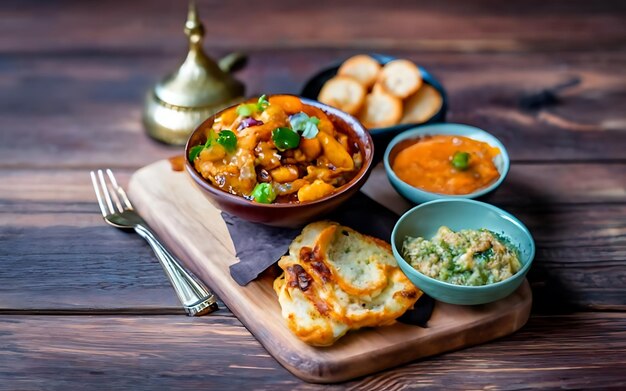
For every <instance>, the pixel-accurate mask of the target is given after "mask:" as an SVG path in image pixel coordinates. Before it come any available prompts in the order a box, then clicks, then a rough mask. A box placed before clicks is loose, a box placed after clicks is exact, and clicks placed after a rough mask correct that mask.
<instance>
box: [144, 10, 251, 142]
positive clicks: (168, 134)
mask: <svg viewBox="0 0 626 391" xmlns="http://www.w3.org/2000/svg"><path fill="white" fill-rule="evenodd" d="M185 34H186V35H187V37H188V38H189V52H188V53H187V58H185V61H184V62H183V63H182V64H181V65H180V66H179V67H178V69H177V70H176V71H174V72H173V73H172V74H170V75H168V76H167V77H165V79H163V80H162V81H161V82H159V83H158V84H157V85H156V86H155V87H154V88H153V89H152V90H151V91H149V92H148V95H147V97H146V101H145V105H144V111H143V123H144V126H145V128H146V131H147V132H148V134H149V135H150V136H151V137H153V138H155V139H157V140H159V141H162V142H164V143H167V144H173V145H183V144H185V142H186V141H187V138H188V137H189V134H191V132H192V131H193V130H194V129H195V128H196V126H197V125H198V124H200V122H202V121H204V120H205V119H206V118H208V117H209V116H211V115H212V114H214V113H215V112H217V111H219V110H221V109H223V108H225V107H228V106H231V105H233V104H236V103H238V102H240V101H242V100H243V95H244V90H245V88H244V85H243V84H242V83H241V82H240V81H238V80H236V79H235V78H234V77H232V76H231V75H230V72H231V71H232V70H233V69H234V68H235V67H236V66H237V65H239V64H241V63H243V60H244V59H245V58H244V56H243V55H241V54H239V53H231V54H229V55H227V56H226V57H224V58H223V59H221V60H220V61H219V64H217V63H216V62H215V61H213V60H212V59H211V58H209V57H208V56H207V55H206V54H205V53H204V50H203V49H202V38H203V37H204V27H203V26H202V23H201V22H200V20H199V17H198V11H197V9H196V5H195V2H194V1H191V2H190V4H189V13H188V15H187V22H186V23H185Z"/></svg>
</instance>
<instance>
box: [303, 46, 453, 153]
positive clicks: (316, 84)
mask: <svg viewBox="0 0 626 391" xmlns="http://www.w3.org/2000/svg"><path fill="white" fill-rule="evenodd" d="M368 55H369V56H371V57H372V58H374V59H375V60H376V61H378V62H379V63H380V64H382V65H385V64H386V63H388V62H389V61H392V60H397V57H393V56H388V55H386V54H377V53H373V54H368ZM343 61H345V60H343ZM343 61H340V62H337V63H336V64H335V65H333V66H331V67H328V68H325V69H323V70H322V71H320V72H318V73H317V74H315V75H314V76H313V77H311V78H310V79H309V81H307V82H306V84H305V85H304V88H302V92H301V93H300V96H302V97H304V98H309V99H313V100H317V96H318V95H319V93H320V91H321V90H322V87H323V86H324V84H325V83H326V82H327V81H328V80H330V79H331V78H333V77H334V76H335V75H336V74H337V71H338V70H339V67H340V66H341V64H342V63H343ZM418 68H419V70H420V72H421V73H422V79H423V80H424V83H426V84H430V85H431V86H432V87H433V88H434V89H436V90H437V91H438V92H439V93H440V94H441V98H442V104H441V108H440V109H439V111H438V112H437V113H436V114H435V115H433V116H432V117H431V118H430V119H429V120H428V121H425V122H419V123H413V124H400V125H394V126H389V127H386V128H375V129H369V132H370V134H371V135H372V138H373V139H374V144H375V146H376V148H375V151H376V153H375V156H374V160H375V161H380V160H381V159H382V156H383V153H384V151H385V148H386V147H387V144H389V141H391V139H392V138H393V137H395V136H396V135H398V134H400V133H402V132H404V131H405V130H407V129H411V128H414V127H415V126H418V125H424V124H430V123H437V122H445V120H446V112H447V111H448V98H447V95H446V91H445V90H444V88H443V86H442V85H441V83H440V82H439V81H438V80H437V79H435V77H434V76H433V75H431V74H430V73H429V72H428V71H427V70H426V69H424V68H422V67H420V66H418Z"/></svg>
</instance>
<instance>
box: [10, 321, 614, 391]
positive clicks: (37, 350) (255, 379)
mask: <svg viewBox="0 0 626 391" xmlns="http://www.w3.org/2000/svg"><path fill="white" fill-rule="evenodd" d="M557 325H558V327H557ZM0 330H2V333H0V346H2V350H0V377H2V378H3V382H2V383H0V389H2V390H15V389H23V390H31V389H46V390H67V389H68V388H81V389H89V390H99V389H107V390H110V389H133V390H137V389H150V390H153V389H155V388H158V389H177V390H190V389H194V390H197V389H211V390H224V389H250V388H254V389H257V390H295V389H297V390H317V389H331V390H333V389H356V390H374V389H385V390H400V389H406V388H408V387H411V388H412V387H418V388H428V389H432V388H441V389H444V388H445V389H465V390H466V389H493V390H505V389H522V388H523V389H546V388H550V389H557V388H565V389H611V388H612V389H620V388H622V389H623V388H624V387H626V378H625V377H624V374H623V368H624V366H625V365H626V344H625V343H624V341H625V337H626V336H625V335H624V330H626V315H625V314H624V313H610V312H609V313H575V314H569V315H548V316H533V317H531V319H530V321H529V322H528V324H527V325H526V326H525V327H524V328H523V329H522V330H520V331H518V332H517V333H515V334H513V335H511V336H510V337H507V338H503V339H500V340H498V341H494V342H491V343H489V344H486V345H481V346H478V347H475V348H472V349H465V350H461V351H458V352H453V353H448V354H445V355H441V356H438V357H433V358H429V359H427V360H421V361H417V362H414V363H412V364H409V365H405V366H402V367H398V368H395V369H392V370H388V371H385V372H382V373H379V374H375V375H372V376H368V377H364V378H361V379H357V380H355V381H352V382H349V383H341V384H338V385H335V386H319V385H313V384H306V383H303V382H302V381H300V380H299V379H297V378H296V377H294V376H291V375H290V374H289V373H288V372H287V371H286V370H285V369H284V368H282V367H281V366H280V365H279V364H278V363H277V362H276V361H275V360H274V359H273V358H271V357H270V356H269V355H268V354H267V352H266V351H265V350H264V349H263V348H262V347H261V345H260V344H259V343H258V342H257V341H256V340H255V339H254V338H253V337H252V336H251V335H250V333H249V332H248V331H247V330H246V329H245V328H244V327H243V326H242V325H241V324H240V323H239V321H237V319H235V318H232V317H224V316H221V311H220V312H217V313H216V315H213V316H210V317H203V318H187V317H183V316H113V315H107V316H2V317H0ZM579 341H584V343H581V342H579ZM609 341H612V342H611V343H609Z"/></svg>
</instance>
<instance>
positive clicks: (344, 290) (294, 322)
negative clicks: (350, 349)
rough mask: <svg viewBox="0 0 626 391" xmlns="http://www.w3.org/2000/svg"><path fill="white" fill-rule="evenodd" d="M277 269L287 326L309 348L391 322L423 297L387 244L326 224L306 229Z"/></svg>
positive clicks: (311, 225)
mask: <svg viewBox="0 0 626 391" xmlns="http://www.w3.org/2000/svg"><path fill="white" fill-rule="evenodd" d="M278 265H279V266H280V268H281V269H283V271H284V273H283V275H282V276H281V277H279V278H278V279H277V280H276V281H275V282H274V290H275V291H276V293H277V294H278V299H279V302H280V304H281V307H282V313H283V317H284V318H285V319H286V321H287V325H288V326H289V328H290V329H291V330H292V331H293V332H294V334H295V335H296V336H298V338H300V339H302V340H303V341H305V342H307V343H309V344H311V345H318V346H323V345H328V344H330V343H332V342H334V341H335V340H337V339H338V338H340V337H341V336H342V335H343V334H345V332H347V331H348V330H356V329H359V328H361V327H373V326H382V325H387V324H390V323H393V322H394V321H395V319H396V318H397V317H399V316H400V315H402V314H403V313H404V312H405V311H406V310H407V309H408V308H410V307H411V306H412V305H413V304H414V303H415V301H416V300H417V299H418V298H419V296H420V295H421V291H419V290H418V289H417V288H416V287H415V286H414V285H413V284H412V283H411V282H410V281H409V280H408V279H407V278H406V276H405V275H404V273H402V271H401V270H400V268H399V267H398V265H397V263H396V261H395V258H394V257H393V255H392V253H391V249H390V246H389V244H388V243H385V242H383V241H381V240H379V239H375V238H372V237H369V236H366V235H362V234H360V233H358V232H356V231H354V230H352V229H350V228H348V227H343V226H341V225H339V224H337V223H333V222H330V221H321V222H316V223H312V224H309V225H308V226H306V227H305V228H304V229H303V231H302V233H301V235H299V236H298V237H297V238H296V239H295V240H294V241H293V242H292V243H291V245H290V247H289V254H288V255H286V256H284V257H282V258H281V259H280V261H279V262H278Z"/></svg>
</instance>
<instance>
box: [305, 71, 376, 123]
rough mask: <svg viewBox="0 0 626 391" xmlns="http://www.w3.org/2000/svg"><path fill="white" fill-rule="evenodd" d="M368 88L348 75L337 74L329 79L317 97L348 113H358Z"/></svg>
mask: <svg viewBox="0 0 626 391" xmlns="http://www.w3.org/2000/svg"><path fill="white" fill-rule="evenodd" d="M366 92H367V91H366V89H365V87H363V85H361V83H359V82H358V81H356V79H353V78H352V77H348V76H335V77H333V78H332V79H330V80H328V81H327V82H326V84H324V87H322V90H321V91H320V94H319V96H318V97H317V99H318V100H319V101H320V102H322V103H326V104H327V105H330V106H333V107H336V108H338V109H340V110H343V111H345V112H346V113H348V114H352V115H354V114H356V113H358V112H359V110H360V109H361V106H362V105H363V101H364V100H365V94H366Z"/></svg>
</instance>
